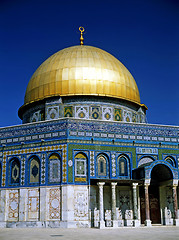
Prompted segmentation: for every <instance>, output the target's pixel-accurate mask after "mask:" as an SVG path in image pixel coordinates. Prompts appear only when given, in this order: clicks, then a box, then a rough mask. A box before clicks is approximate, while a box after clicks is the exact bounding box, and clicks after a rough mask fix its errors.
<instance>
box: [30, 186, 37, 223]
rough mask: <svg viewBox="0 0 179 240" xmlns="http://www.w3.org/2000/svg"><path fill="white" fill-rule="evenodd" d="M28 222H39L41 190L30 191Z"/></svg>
mask: <svg viewBox="0 0 179 240" xmlns="http://www.w3.org/2000/svg"><path fill="white" fill-rule="evenodd" d="M28 220H29V221H38V220H39V189H37V188H34V189H29V190H28Z"/></svg>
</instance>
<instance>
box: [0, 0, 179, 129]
mask: <svg viewBox="0 0 179 240" xmlns="http://www.w3.org/2000/svg"><path fill="white" fill-rule="evenodd" d="M79 26H84V28H85V29H86V32H85V35H84V38H85V41H84V43H85V44H86V45H91V46H95V47H99V48H101V49H103V50H106V51H107V52H109V53H111V54H112V55H114V56H115V57H116V58H118V59H119V60H120V61H121V62H122V63H123V64H124V65H125V66H126V67H127V68H128V70H129V71H130V72H131V74H132V75H133V77H134V78H135V80H136V82H137V85H138V88H139V91H140V97H141V103H144V104H145V105H147V107H148V111H147V119H148V122H149V123H157V124H166V125H168V124H169V125H179V1H178V0H123V1H122V0H110V1H105V0H95V1H94V0H90V1H89V0H83V1H81V0H75V1H74V0H65V1H63V0H48V1H47V0H25V1H24V0H1V1H0V102H1V104H0V126H1V127H2V126H11V125H17V124H21V120H20V119H19V118H18V115H17V111H18V108H19V107H20V106H21V105H23V101H24V95H25V90H26V87H27V84H28V82H29V80H30V77H31V76H32V74H33V73H34V71H35V70H36V69H37V68H38V67H39V65H40V64H41V63H42V62H43V61H44V60H46V59H47V58H48V57H49V56H51V55H52V54H53V53H55V52H57V51H59V50H61V49H63V48H65V47H69V46H72V45H78V44H79V37H80V34H79V32H78V27H79Z"/></svg>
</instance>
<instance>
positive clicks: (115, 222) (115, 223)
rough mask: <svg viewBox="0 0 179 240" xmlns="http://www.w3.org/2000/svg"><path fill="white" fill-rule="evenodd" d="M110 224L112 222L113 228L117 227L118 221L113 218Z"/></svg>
mask: <svg viewBox="0 0 179 240" xmlns="http://www.w3.org/2000/svg"><path fill="white" fill-rule="evenodd" d="M112 224H113V228H118V221H117V220H113V221H112Z"/></svg>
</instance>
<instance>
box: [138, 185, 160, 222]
mask: <svg viewBox="0 0 179 240" xmlns="http://www.w3.org/2000/svg"><path fill="white" fill-rule="evenodd" d="M149 208H150V220H151V221H152V224H160V223H161V215H160V203H159V188H158V186H149ZM140 209H141V223H142V224H144V221H145V219H146V216H145V192H144V187H140Z"/></svg>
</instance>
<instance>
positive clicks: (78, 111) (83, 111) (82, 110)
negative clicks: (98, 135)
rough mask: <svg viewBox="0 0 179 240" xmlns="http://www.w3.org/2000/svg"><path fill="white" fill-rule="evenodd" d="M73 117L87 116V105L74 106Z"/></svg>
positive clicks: (85, 117)
mask: <svg viewBox="0 0 179 240" xmlns="http://www.w3.org/2000/svg"><path fill="white" fill-rule="evenodd" d="M75 117H76V118H83V119H88V118H89V106H79V107H78V106H76V107H75Z"/></svg>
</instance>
